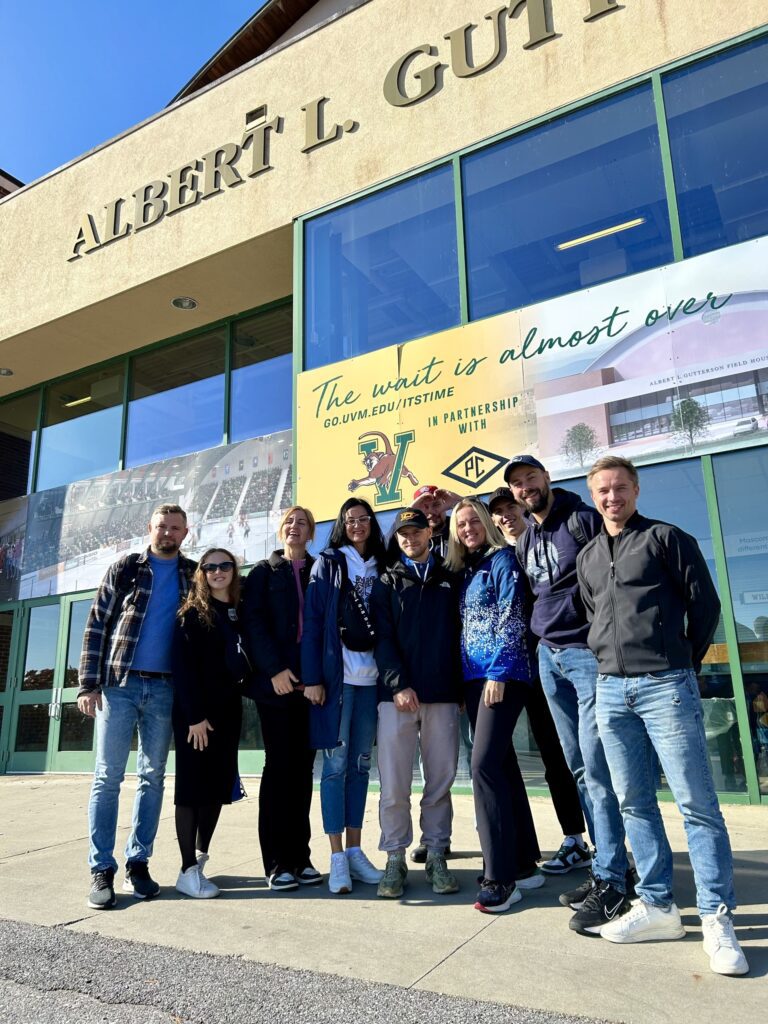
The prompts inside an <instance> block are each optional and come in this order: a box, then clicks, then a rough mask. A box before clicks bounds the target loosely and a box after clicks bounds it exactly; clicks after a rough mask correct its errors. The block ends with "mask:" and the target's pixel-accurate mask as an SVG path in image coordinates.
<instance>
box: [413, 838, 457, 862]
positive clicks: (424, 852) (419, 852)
mask: <svg viewBox="0 0 768 1024" xmlns="http://www.w3.org/2000/svg"><path fill="white" fill-rule="evenodd" d="M428 856H429V850H428V849H427V848H426V846H425V845H424V844H423V843H419V845H418V846H415V847H414V848H413V849H412V850H411V860H412V861H413V863H414V864H426V863H427V857H428ZM445 856H446V857H450V856H451V844H450V843H449V844H448V845H447V846H446V848H445Z"/></svg>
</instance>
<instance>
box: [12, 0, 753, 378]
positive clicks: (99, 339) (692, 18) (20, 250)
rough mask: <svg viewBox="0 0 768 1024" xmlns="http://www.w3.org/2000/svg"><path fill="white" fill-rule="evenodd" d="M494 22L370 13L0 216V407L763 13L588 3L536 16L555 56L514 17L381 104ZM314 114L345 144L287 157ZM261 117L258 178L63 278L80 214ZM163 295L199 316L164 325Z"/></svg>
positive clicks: (259, 290)
mask: <svg viewBox="0 0 768 1024" xmlns="http://www.w3.org/2000/svg"><path fill="white" fill-rule="evenodd" d="M494 6H500V4H496V5H495V4H494V3H493V2H492V0H372V2H370V3H367V4H365V5H363V6H362V7H360V8H358V9H357V10H354V11H352V12H351V13H350V14H348V15H346V16H345V17H342V18H340V19H338V20H335V21H334V22H332V23H331V24H330V25H328V26H326V27H325V28H321V29H320V30H318V31H316V32H314V33H312V34H311V35H309V36H307V37H305V38H302V39H299V40H297V41H295V42H294V43H293V44H291V45H290V46H288V47H286V48H285V49H282V50H280V51H279V52H277V53H274V54H271V55H270V56H268V57H267V58H266V59H264V60H263V61H261V62H258V63H256V64H255V65H253V66H252V67H250V68H248V69H245V70H243V71H241V72H239V73H236V74H235V75H233V76H232V77H230V78H229V79H228V80H225V81H223V82H221V83H219V84H217V85H216V86H214V87H212V88H210V89H208V90H206V91H205V92H203V93H202V94H200V95H198V96H196V97H193V98H191V99H190V100H187V101H184V102H182V103H180V104H179V105H177V106H176V107H174V108H172V109H170V110H168V111H165V112H163V113H162V114H161V115H160V116H158V117H157V118H155V119H154V120H151V121H150V122H148V123H145V124H144V125H143V126H142V127H140V128H138V129H136V130H135V131H133V132H130V133H128V134H127V135H125V136H124V137H122V138H119V139H117V140H115V141H113V142H112V143H109V144H107V145H105V146H104V147H102V148H100V149H99V150H97V151H95V152H94V153H92V154H90V155H89V156H88V157H86V158H84V159H82V160H80V161H78V162H75V163H74V164H72V165H70V166H68V167H67V168H65V169H63V170H62V171H60V172H57V173H54V174H53V175H51V176H49V177H48V178H46V179H43V180H41V181H40V182H38V183H36V184H35V185H33V186H32V187H29V188H27V189H26V190H25V191H22V192H20V193H19V194H17V195H15V196H13V197H11V198H9V199H7V200H5V201H4V202H2V203H0V238H2V254H1V255H0V260H1V261H2V263H1V264H0V281H2V297H1V298H0V365H6V366H12V367H13V368H14V370H15V371H16V375H15V376H14V377H13V378H10V379H8V380H7V381H3V383H2V385H1V387H2V389H3V390H2V391H0V394H1V393H8V391H9V390H17V389H18V388H21V387H24V386H28V385H30V384H33V383H36V382H38V381H40V380H44V379H46V378H47V377H51V376H53V375H55V374H57V373H62V372H66V371H67V370H70V369H75V368H77V367H78V366H81V365H83V364H84V363H88V362H96V361H98V360H99V359H102V358H105V357H106V356H108V355H111V354H117V353H118V352H124V351H129V350H130V349H132V348H135V347H137V346H139V345H141V344H145V343H147V342H150V341H154V340H157V339H159V338H162V337H166V336H169V335H172V334H175V333H178V332H180V331H183V330H188V329H190V328H192V327H195V326H197V325H200V324H204V323H206V322H210V321H211V320H213V319H215V318H217V317H220V316H224V315H227V314H228V313H234V312H237V311H239V310H242V309H247V308H251V307H253V306H255V305H257V304H259V303H260V302H264V301H268V300H269V299H271V298H277V297H279V296H281V295H285V294H289V293H290V291H291V236H290V227H289V226H290V222H291V220H292V219H293V218H294V217H296V216H297V215H299V214H301V213H304V212H307V211H311V210H313V209H315V208H318V207H320V206H322V205H323V204H326V203H328V202H331V201H333V200H336V199H338V198H340V197H343V196H346V195H350V194H352V193H355V192H357V191H358V190H360V189H361V188H364V187H365V186H368V185H371V184H372V183H376V182H379V181H382V180H384V179H386V178H388V177H390V176H392V175H396V174H398V173H401V172H403V171H406V170H408V169H410V168H413V167H417V166H419V165H421V164H423V163H425V162H428V161H430V160H432V159H434V158H436V157H439V156H442V155H444V154H446V153H449V152H451V151H453V150H456V149H458V148H461V147H463V146H466V145H469V144H471V143H474V142H476V141H478V140H480V139H484V138H487V137H490V136H492V135H494V134H496V133H498V132H501V131H504V130H506V129H508V128H511V127H513V126H515V125H518V124H520V123H523V122H525V121H527V120H529V119H530V118H532V117H535V116H537V115H539V114H542V113H544V112H546V111H548V110H551V109H553V108H556V107H558V106H561V105H562V104H565V103H567V102H570V101H572V100H575V99H578V98H581V97H585V96H589V95H590V94H593V93H595V92H597V91H599V90H600V89H602V88H604V87H606V86H607V85H610V84H613V83H616V82H621V81H623V80H625V79H627V78H630V77H632V76H633V75H635V74H638V73H640V72H644V71H647V70H648V69H651V68H654V67H657V66H659V65H662V64H665V63H667V62H669V61H670V60H672V59H674V58H676V57H679V56H683V55H686V54H689V53H693V52H695V51H697V50H700V49H702V48H704V47H707V46H709V45H712V44H714V43H717V42H720V41H722V40H725V39H729V38H732V37H734V36H737V35H739V34H740V33H743V32H745V31H747V30H749V29H752V28H755V27H757V26H759V25H760V24H761V23H762V22H763V21H764V20H765V12H766V8H765V0H741V2H740V3H739V4H734V3H733V2H732V0H708V2H707V3H699V2H698V0H625V3H624V5H623V7H622V8H621V9H619V10H617V11H616V12H614V13H610V14H607V15H605V16H603V17H601V18H599V19H597V20H595V21H592V22H589V23H587V22H585V21H584V20H583V16H584V14H586V13H587V11H588V9H589V3H588V0H552V8H553V15H554V27H555V29H556V31H557V33H558V36H557V38H555V39H553V40H551V41H548V42H545V43H543V44H541V45H540V46H538V47H536V48H534V49H531V50H525V49H523V46H522V44H523V43H524V42H525V41H526V40H527V38H528V31H527V24H526V15H525V10H524V8H523V9H521V10H520V12H519V13H518V16H517V17H516V18H514V19H512V20H508V21H507V39H508V52H507V54H506V56H505V57H504V59H503V60H501V61H500V62H499V63H498V64H497V65H496V66H495V67H493V68H492V69H490V70H488V71H487V72H485V73H483V74H481V75H478V76H476V77H474V78H470V79H463V80H460V79H458V78H456V77H455V76H454V75H453V74H452V73H451V71H450V69H449V68H448V69H446V71H445V74H444V80H443V84H442V88H441V89H440V91H439V92H437V93H436V94H434V95H432V96H431V97H429V98H427V99H425V100H423V101H422V102H420V103H418V104H416V105H414V106H411V107H406V108H396V107H394V106H391V105H390V104H388V103H387V102H386V101H385V99H384V96H383V91H382V85H383V82H384V78H385V75H386V73H387V71H388V69H389V68H390V66H391V65H392V64H393V62H394V61H395V60H396V59H397V58H398V57H399V56H401V55H402V54H404V53H405V52H406V51H408V50H410V49H412V48H413V47H416V46H418V45H420V44H423V43H431V44H433V45H434V46H437V47H438V48H439V53H440V57H441V58H442V59H443V60H447V57H448V44H447V43H446V42H445V40H444V39H443V36H444V34H445V33H446V32H448V31H450V30H452V29H455V28H457V27H458V26H460V25H462V24H465V23H466V22H468V21H472V22H475V23H479V24H481V25H483V26H484V27H483V28H481V29H479V30H478V33H477V57H478V59H479V60H482V58H483V56H484V53H486V52H488V49H489V48H490V43H491V35H490V30H489V28H490V26H489V23H488V22H483V18H484V16H485V15H486V14H487V13H489V12H490V11H491V10H492V9H493V8H494ZM320 96H327V97H329V98H330V102H329V104H328V108H327V117H328V119H329V120H330V121H338V122H339V123H341V122H344V121H345V120H346V119H354V120H355V121H356V122H358V123H359V128H358V129H357V130H356V131H355V132H354V133H350V134H344V135H343V137H342V138H341V139H340V140H339V141H336V142H332V143H330V144H328V145H325V146H322V147H320V148H319V149H316V150H315V151H314V152H312V153H309V154H303V153H302V152H301V148H302V146H303V144H304V126H303V115H302V113H301V107H302V106H303V105H304V104H306V103H307V102H308V101H311V100H313V99H315V98H317V97H320ZM260 104H267V107H268V111H269V116H270V117H274V116H275V115H277V114H280V115H282V117H283V118H284V130H283V132H282V134H280V135H277V136H274V138H273V142H272V150H271V151H272V164H273V169H272V170H269V171H267V172H266V173H264V174H262V175H260V176H259V177H257V178H254V179H248V180H246V181H245V182H244V183H243V184H241V185H238V186H237V187H236V188H232V189H226V190H225V191H224V192H223V193H222V194H220V195H216V196H212V197H210V198H209V199H207V200H205V201H203V202H200V203H198V204H197V206H195V207H194V208H190V209H186V210H182V211H180V212H179V213H177V214H175V215H174V216H172V217H165V218H164V219H163V220H162V221H160V222H159V223H157V224H155V225H153V226H151V227H148V228H146V229H145V230H143V231H141V232H139V233H137V234H135V235H131V236H129V237H127V238H123V239H119V240H117V241H115V242H114V243H112V244H111V245H109V246H106V247H104V248H102V249H100V250H98V251H96V252H93V253H91V254H89V255H87V256H85V257H83V258H81V259H79V260H77V261H75V262H68V261H67V257H68V256H69V255H70V252H71V248H72V245H73V244H74V241H75V237H76V234H77V230H78V226H79V223H80V220H81V217H82V215H83V214H84V213H85V212H86V211H87V212H90V213H92V214H94V215H95V216H96V219H97V222H99V223H100V220H101V213H102V210H103V207H104V206H105V204H107V203H109V202H110V201H112V200H114V199H116V198H117V197H118V196H124V197H128V196H130V194H131V193H132V192H134V191H135V190H136V189H137V188H139V187H140V186H143V185H144V184H146V183H147V182H149V181H151V180H153V179H156V178H162V177H163V176H164V175H166V174H167V173H168V172H170V171H171V170H173V169H174V168H176V167H179V166H180V165H181V164H183V163H186V162H188V161H191V160H194V159H197V158H199V157H201V156H202V154H204V153H206V152H207V151H209V150H212V149H214V148H215V147H217V146H219V145H221V144H223V143H225V142H235V141H239V140H240V138H241V136H242V132H243V130H244V127H245V114H246V112H247V111H249V110H252V109H253V108H255V107H257V106H259V105H260ZM247 163H248V158H247V157H244V158H243V159H242V160H241V163H240V166H241V167H242V168H245V166H246V165H247ZM131 205H132V204H131ZM178 294H192V295H194V296H195V297H196V298H198V300H199V301H200V308H199V309H198V310H197V311H196V312H195V313H193V314H187V315H180V314H178V313H177V312H176V311H174V310H171V308H170V305H169V303H170V299H171V298H172V297H173V296H174V295H178Z"/></svg>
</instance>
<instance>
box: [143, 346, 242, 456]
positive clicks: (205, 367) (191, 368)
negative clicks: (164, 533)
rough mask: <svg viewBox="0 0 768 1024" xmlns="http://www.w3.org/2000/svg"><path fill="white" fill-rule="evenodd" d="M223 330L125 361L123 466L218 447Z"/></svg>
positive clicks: (222, 378) (220, 423)
mask: <svg viewBox="0 0 768 1024" xmlns="http://www.w3.org/2000/svg"><path fill="white" fill-rule="evenodd" d="M224 338H225V332H224V330H218V331H213V332H211V333H210V334H205V335H203V336H202V337H197V338H193V339H192V340H191V341H184V342H179V343H178V344H177V345H168V346H166V347H164V348H160V349H155V350H154V351H153V352H148V353H146V354H145V355H142V356H137V357H136V358H135V359H133V360H132V361H131V401H130V403H129V406H128V437H127V441H126V455H125V462H126V466H139V465H143V464H144V463H147V462H158V461H160V460H161V459H167V458H170V457H171V456H172V455H185V454H187V453H189V452H196V451H202V450H203V449H205V448H213V447H214V446H215V445H218V444H221V441H222V436H223V425H224Z"/></svg>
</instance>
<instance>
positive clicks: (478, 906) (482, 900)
mask: <svg viewBox="0 0 768 1024" xmlns="http://www.w3.org/2000/svg"><path fill="white" fill-rule="evenodd" d="M521 899H522V896H521V894H520V890H519V889H518V888H517V887H516V886H515V883H514V882H513V883H512V884H511V885H505V884H504V883H503V882H494V881H492V880H491V879H489V878H486V879H484V881H483V886H482V888H481V890H480V892H479V893H478V894H477V899H476V900H475V910H482V912H483V913H484V914H503V913H504V911H505V910H509V908H510V907H511V906H512V904H513V903H519V902H520V900H521Z"/></svg>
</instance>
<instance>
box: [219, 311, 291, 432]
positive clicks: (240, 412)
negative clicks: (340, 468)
mask: <svg viewBox="0 0 768 1024" xmlns="http://www.w3.org/2000/svg"><path fill="white" fill-rule="evenodd" d="M292 348H293V317H292V315H291V307H290V306H283V307H281V308H280V309H273V310H269V311H268V312H266V313H259V314H257V315H256V316H254V317H252V318H250V319H248V320H240V321H238V323H236V324H235V326H234V346H233V349H232V392H231V395H232V398H231V409H232V412H231V419H230V433H229V439H230V441H245V440H247V439H248V438H250V437H264V436H265V435H266V434H274V433H275V432H276V431H278V430H290V427H291V419H292V401H291V397H292V393H293V370H292V355H291V353H292Z"/></svg>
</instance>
